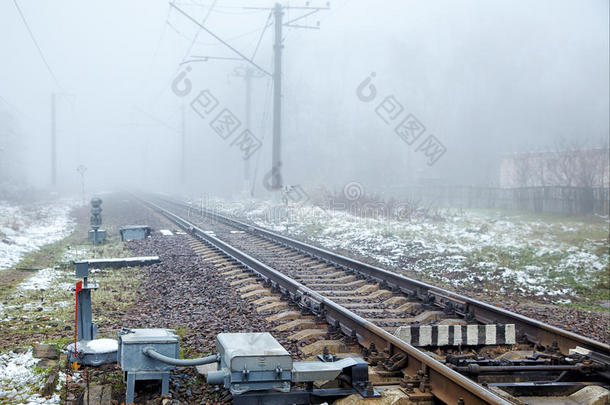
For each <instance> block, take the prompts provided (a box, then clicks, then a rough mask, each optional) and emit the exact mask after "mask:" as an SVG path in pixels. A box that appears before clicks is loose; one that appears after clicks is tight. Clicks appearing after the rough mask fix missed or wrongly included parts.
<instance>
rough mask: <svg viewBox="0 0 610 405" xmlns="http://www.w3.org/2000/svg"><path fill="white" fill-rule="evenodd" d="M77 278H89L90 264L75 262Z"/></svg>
mask: <svg viewBox="0 0 610 405" xmlns="http://www.w3.org/2000/svg"><path fill="white" fill-rule="evenodd" d="M74 267H75V273H76V277H78V278H85V277H89V262H74Z"/></svg>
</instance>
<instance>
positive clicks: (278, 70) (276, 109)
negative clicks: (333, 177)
mask: <svg viewBox="0 0 610 405" xmlns="http://www.w3.org/2000/svg"><path fill="white" fill-rule="evenodd" d="M170 6H171V7H173V8H174V9H176V10H177V11H178V12H180V13H181V14H182V15H184V16H185V17H186V18H188V19H189V20H191V21H192V22H193V23H194V24H196V25H198V26H199V27H200V28H201V29H203V30H204V31H206V32H207V33H208V34H210V35H211V36H213V37H214V38H216V39H217V40H218V41H219V42H221V43H222V44H224V45H225V46H226V47H227V48H229V49H230V50H231V51H233V52H234V53H235V54H237V55H238V56H239V57H240V58H242V59H243V60H245V61H247V62H249V63H250V64H251V65H252V66H254V67H255V68H257V69H258V70H259V71H261V72H263V73H266V74H268V75H269V76H271V77H272V78H273V145H272V148H273V149H272V152H271V174H272V175H271V188H272V189H273V190H280V189H282V186H283V181H282V174H281V166H282V157H281V147H282V144H281V139H282V119H281V116H282V49H283V47H284V45H283V44H282V26H286V27H291V28H310V29H319V28H320V22H319V21H318V22H317V24H316V25H315V26H310V25H300V24H294V23H296V22H297V21H300V20H302V19H304V18H306V17H309V16H311V15H313V14H315V13H317V12H319V11H320V10H328V9H329V4H328V3H327V4H326V7H309V6H305V7H290V6H286V7H284V6H282V5H281V4H280V3H276V4H275V6H274V7H273V8H272V9H269V8H268V7H243V8H244V9H252V10H272V12H273V15H274V17H275V18H274V23H275V36H274V45H273V51H274V58H273V66H274V69H273V73H272V74H271V73H269V72H267V71H266V70H265V69H263V68H262V67H260V66H259V65H258V64H256V62H254V61H253V60H252V59H251V58H248V57H247V56H245V55H244V54H243V53H242V52H240V51H238V50H237V49H235V48H234V47H232V46H231V45H230V44H229V43H227V42H226V41H224V40H223V39H222V38H220V37H219V36H218V35H216V34H214V33H213V32H212V31H210V30H209V29H208V28H206V27H204V26H203V25H202V24H201V23H200V22H198V21H197V20H195V19H194V18H193V17H191V16H190V15H188V14H187V13H186V12H184V11H183V10H182V9H180V8H179V7H178V6H176V5H175V4H174V3H170ZM286 9H297V10H300V11H303V12H304V14H302V15H300V16H298V17H296V18H293V19H292V20H290V21H288V22H286V23H284V22H283V16H284V10H286ZM263 33H264V31H263ZM261 38H262V37H261Z"/></svg>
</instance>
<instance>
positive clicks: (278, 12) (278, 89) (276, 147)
mask: <svg viewBox="0 0 610 405" xmlns="http://www.w3.org/2000/svg"><path fill="white" fill-rule="evenodd" d="M273 15H274V17H275V41H274V44H273V51H274V52H273V149H272V154H271V170H272V171H273V176H272V178H271V188H272V189H273V190H279V189H281V188H282V170H281V169H282V149H281V148H282V48H283V45H282V17H283V16H284V11H283V10H282V5H281V4H280V3H276V4H275V8H274V9H273Z"/></svg>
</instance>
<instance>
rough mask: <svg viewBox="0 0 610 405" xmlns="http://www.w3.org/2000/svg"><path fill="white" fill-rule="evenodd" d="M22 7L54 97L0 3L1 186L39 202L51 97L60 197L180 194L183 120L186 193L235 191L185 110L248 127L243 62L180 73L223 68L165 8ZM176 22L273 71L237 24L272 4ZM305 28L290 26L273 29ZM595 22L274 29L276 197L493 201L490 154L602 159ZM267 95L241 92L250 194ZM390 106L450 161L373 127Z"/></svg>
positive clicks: (432, 14)
mask: <svg viewBox="0 0 610 405" xmlns="http://www.w3.org/2000/svg"><path fill="white" fill-rule="evenodd" d="M18 4H19V6H20V8H21V10H22V12H23V14H24V16H25V18H26V20H27V23H28V24H29V26H30V28H31V30H32V32H33V34H34V36H35V38H36V40H37V42H38V44H39V45H40V49H41V50H42V53H43V55H44V57H45V58H46V60H47V62H48V64H49V66H50V68H51V70H52V72H53V73H54V75H55V77H56V78H57V82H56V81H55V80H54V79H53V77H52V75H51V73H50V72H49V70H48V69H47V68H46V67H45V64H44V62H43V61H42V59H41V56H40V55H39V53H38V51H37V49H36V47H35V45H34V44H33V42H32V39H31V38H30V36H29V34H28V31H27V30H26V28H25V25H24V22H23V21H22V19H21V17H20V15H19V13H18V11H17V8H16V7H15V4H14V2H13V1H12V0H10V1H9V0H5V1H3V2H1V3H0V34H1V35H0V38H1V39H0V60H2V65H1V66H0V136H4V138H5V139H4V140H2V139H0V142H4V143H5V144H6V145H8V146H4V147H3V148H4V149H0V156H1V157H2V159H4V160H5V162H4V163H6V162H10V168H12V172H19V176H21V179H22V180H23V181H27V182H28V183H30V184H33V185H36V186H47V185H48V184H49V181H50V174H49V170H50V152H49V150H50V132H51V107H50V105H51V93H53V92H56V93H59V95H58V96H57V137H58V160H59V183H60V185H62V186H64V187H70V186H74V185H76V184H78V181H79V177H78V173H77V172H76V170H75V169H76V167H77V166H78V165H79V164H84V165H86V166H87V167H88V171H87V174H86V176H87V179H88V188H89V189H108V188H116V187H131V186H134V185H138V186H140V187H142V188H146V187H148V188H155V189H157V190H170V191H171V190H176V189H177V188H178V186H179V185H180V159H181V126H182V121H181V116H182V115H181V109H182V107H183V106H184V109H185V123H184V125H185V128H186V137H185V142H186V163H185V164H186V169H187V179H186V184H187V186H188V187H189V189H191V190H193V191H196V192H203V191H207V192H212V193H214V192H215V193H226V194H228V193H237V192H239V191H240V190H242V189H243V186H244V180H243V173H244V161H243V159H242V157H241V154H240V152H239V150H238V149H237V148H236V147H235V145H231V142H232V139H231V138H229V139H227V140H225V139H222V138H221V137H219V136H218V135H217V134H216V133H214V132H213V131H212V130H211V128H210V126H209V122H210V119H209V118H208V119H207V120H206V119H202V118H201V117H199V116H198V115H197V114H195V113H194V111H193V110H192V109H191V107H190V102H191V101H192V100H193V98H194V97H195V96H196V95H197V93H199V92H200V91H202V90H206V89H207V90H209V92H210V93H211V94H213V95H214V96H215V97H216V99H217V100H218V101H219V106H220V107H222V108H228V109H229V110H231V111H232V112H233V113H234V114H235V115H236V116H237V117H238V118H239V119H240V120H241V121H242V123H245V121H246V114H245V111H244V105H245V101H244V95H245V85H244V80H243V78H240V77H236V76H234V75H233V72H234V70H235V68H236V67H238V66H241V65H243V62H240V61H236V60H219V59H213V60H209V61H207V62H193V63H187V64H183V65H180V63H181V62H183V61H189V60H192V59H194V58H196V57H198V56H214V57H235V54H234V53H232V52H231V51H230V50H228V49H227V48H226V47H225V46H224V45H222V44H220V43H219V42H218V41H217V40H216V39H214V38H213V37H211V36H210V35H209V34H207V33H206V32H204V31H201V30H200V29H199V28H198V27H197V26H196V25H195V24H194V23H193V22H191V21H189V20H188V19H186V18H185V17H184V16H182V15H181V14H180V13H178V12H177V11H176V10H172V9H171V8H170V6H169V4H168V3H167V2H165V1H152V0H140V1H135V0H131V1H126V0H105V1H82V0H80V1H79V0H54V1H42V0H18ZM176 4H177V5H178V6H179V7H180V8H182V9H183V10H184V11H186V12H187V13H188V14H190V15H192V16H193V17H194V18H195V19H196V20H198V21H204V20H205V23H204V25H205V26H206V27H207V28H209V29H210V30H212V31H213V32H214V33H216V34H217V35H218V36H220V37H221V38H223V39H225V40H226V41H227V42H229V43H230V44H231V45H232V46H234V47H235V48H236V49H238V50H240V51H241V52H243V53H245V54H246V55H248V56H252V55H253V53H254V50H255V49H256V45H257V43H258V41H259V39H260V46H259V48H258V50H257V52H256V55H255V57H254V61H255V62H256V63H257V64H259V65H260V66H261V67H263V68H264V69H266V70H268V71H272V70H273V66H272V57H273V54H272V41H273V26H270V27H268V28H267V29H266V30H265V33H264V35H262V36H261V32H262V31H263V27H265V25H266V23H267V21H269V20H268V15H269V11H267V10H250V9H244V8H243V6H244V5H248V6H260V7H271V6H273V4H274V2H272V1H247V2H246V1H237V0H218V1H214V0H205V1H202V2H199V1H196V0H184V1H178V2H176ZM212 4H214V7H211V6H212ZM283 4H285V5H288V3H283ZM304 4H305V2H296V1H291V2H289V5H290V6H301V5H304ZM310 5H312V6H325V5H326V2H314V1H311V2H310ZM302 14H303V11H302V10H296V9H293V10H288V11H287V13H286V15H285V16H284V18H285V21H287V20H290V19H292V18H296V17H298V16H299V15H302ZM608 18H609V2H608V1H607V0H591V1H582V0H570V1H563V0H560V1H558V0H545V1H542V0H537V1H515V0H510V1H508V0H505V1H488V0H479V1H465V0H458V1H455V0H445V1H423V0H419V1H405V0H392V1H371V0H368V1H366V0H349V1H347V0H343V1H332V2H331V3H330V10H325V11H320V12H319V13H317V14H316V15H315V16H311V17H307V18H306V19H303V20H300V21H299V23H301V24H303V25H313V26H315V25H316V23H317V22H318V21H319V22H320V29H319V30H313V29H296V28H288V27H284V57H283V62H284V70H283V81H284V87H283V109H284V114H283V131H284V136H283V148H282V154H283V169H284V180H285V182H286V183H287V184H307V185H320V184H323V185H327V186H329V187H333V186H337V185H341V184H345V183H347V182H350V181H358V182H362V183H363V184H365V185H376V186H379V185H385V186H394V185H398V184H403V183H406V182H411V181H416V180H417V179H419V178H434V179H440V180H441V181H444V182H450V183H455V184H493V183H494V181H496V180H497V179H496V178H497V172H496V171H495V170H496V165H497V161H498V159H499V156H500V155H501V154H502V153H505V152H511V151H522V150H531V149H536V150H541V149H550V148H552V147H553V145H555V144H556V143H557V140H558V139H560V138H562V137H565V138H568V139H580V140H582V141H583V142H587V143H588V144H590V145H595V144H599V142H600V140H605V139H607V138H608V133H609V115H608V114H609V113H608V111H609V78H608V71H609V51H608V49H609V40H608V37H609V32H608V24H609V22H608ZM195 37H196V39H195ZM191 45H192V47H191ZM186 66H190V67H191V69H192V70H191V71H190V72H189V73H188V78H189V79H190V80H191V82H192V85H193V90H192V92H191V93H190V94H189V95H187V96H184V97H180V96H178V95H176V94H174V92H172V90H171V85H172V81H173V80H174V78H175V77H176V75H177V74H178V73H179V72H181V71H183V69H184V68H186ZM372 72H374V73H375V78H374V79H373V84H374V86H375V88H376V89H377V90H378V99H376V100H375V101H374V102H371V103H366V102H363V101H361V100H360V99H359V98H358V97H357V94H356V89H357V87H358V86H359V84H360V83H361V82H362V81H363V80H364V79H365V78H366V77H367V76H368V75H370V74H371V73H372ZM271 88H272V87H271V83H270V79H269V78H268V77H267V76H264V77H260V78H256V79H253V82H252V114H251V125H250V128H249V129H250V130H251V131H252V133H253V134H254V135H255V136H256V137H258V138H259V139H261V140H262V142H263V146H262V148H261V149H260V151H259V152H257V153H256V154H254V155H253V156H252V157H251V158H250V168H251V170H252V173H253V174H255V175H256V178H255V181H254V187H255V189H256V191H257V192H262V191H264V188H263V186H262V178H263V176H264V174H265V173H266V172H268V171H269V170H270V167H271V159H270V151H271V142H270V140H271V115H272V114H271V112H272V105H271ZM386 96H394V97H395V100H397V101H398V102H399V103H400V104H401V105H402V106H403V110H404V112H403V114H405V115H406V114H413V115H414V116H415V117H417V119H418V120H419V121H420V122H421V123H422V124H423V125H424V126H425V127H426V132H425V135H424V136H427V135H428V134H433V135H434V136H435V137H436V138H437V139H438V140H439V141H440V142H442V144H443V145H444V147H445V148H446V152H445V154H444V155H443V156H442V157H441V158H440V159H439V160H438V161H437V162H436V163H435V164H434V165H432V166H428V165H427V164H426V160H425V157H424V156H423V155H422V153H421V152H417V151H416V146H415V145H412V146H409V145H408V144H407V143H405V142H404V141H403V140H402V139H400V137H398V136H397V135H396V134H395V133H394V131H393V126H392V125H388V124H386V123H384V122H383V121H382V119H381V118H380V117H378V116H377V114H376V112H375V108H376V106H377V104H378V102H379V101H381V100H382V99H383V97H386ZM7 134H12V137H11V140H10V142H9V141H8V140H7V139H8V138H9V135H7ZM9 152H10V153H9ZM6 166H7V165H6V164H5V165H2V166H0V167H2V168H3V170H9V169H6Z"/></svg>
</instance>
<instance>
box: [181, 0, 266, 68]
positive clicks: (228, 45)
mask: <svg viewBox="0 0 610 405" xmlns="http://www.w3.org/2000/svg"><path fill="white" fill-rule="evenodd" d="M170 5H171V6H172V7H173V8H175V9H176V10H178V11H179V12H180V14H182V15H183V16H185V17H186V18H187V19H189V20H191V21H192V22H193V23H195V24H196V25H198V26H199V27H200V28H201V29H202V30H204V31H205V32H207V33H208V34H210V35H211V36H212V37H214V38H215V39H216V40H218V41H219V42H220V43H222V44H223V45H225V46H226V47H227V48H229V49H230V50H231V51H233V52H234V53H236V54H237V55H239V56H240V57H241V58H243V59H244V60H245V61H247V62H249V63H250V64H251V65H253V66H254V67H255V68H257V69H258V70H260V71H261V72H264V73H266V74H268V75H269V76H271V73H269V72H267V71H266V70H265V69H263V68H262V67H260V66H259V65H257V64H256V63H255V62H254V61H252V60H251V59H250V58H248V57H247V56H246V55H244V54H243V53H241V52H240V51H238V50H237V49H235V48H234V47H233V46H231V45H230V44H229V43H228V42H226V41H225V40H223V39H222V38H220V37H219V36H218V35H216V34H214V33H213V32H212V31H210V30H209V29H207V28H206V27H205V26H204V25H203V24H200V23H199V22H198V21H197V20H195V19H194V18H193V17H191V16H190V15H188V14H187V13H185V12H184V11H183V10H182V9H180V8H179V7H178V6H176V5H174V4H173V3H170Z"/></svg>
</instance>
